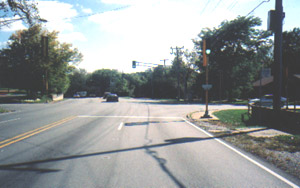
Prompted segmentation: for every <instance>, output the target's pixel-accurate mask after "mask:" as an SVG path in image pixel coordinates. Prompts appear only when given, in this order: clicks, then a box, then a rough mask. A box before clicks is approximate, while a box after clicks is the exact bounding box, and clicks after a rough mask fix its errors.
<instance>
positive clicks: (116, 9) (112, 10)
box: [46, 5, 130, 22]
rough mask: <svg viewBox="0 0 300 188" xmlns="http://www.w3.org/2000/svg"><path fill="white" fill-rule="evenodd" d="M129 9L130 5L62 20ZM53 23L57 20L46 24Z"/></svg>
mask: <svg viewBox="0 0 300 188" xmlns="http://www.w3.org/2000/svg"><path fill="white" fill-rule="evenodd" d="M128 7H130V5H127V6H122V7H118V8H115V9H111V10H107V11H101V12H95V13H90V14H84V15H79V16H73V17H66V18H62V20H68V19H77V18H84V17H90V16H94V15H97V14H103V13H107V12H114V11H119V10H122V9H126V8H128ZM51 21H55V20H47V21H46V22H51Z"/></svg>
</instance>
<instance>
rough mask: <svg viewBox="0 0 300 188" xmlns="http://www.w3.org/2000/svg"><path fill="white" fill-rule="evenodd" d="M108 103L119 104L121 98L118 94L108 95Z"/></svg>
mask: <svg viewBox="0 0 300 188" xmlns="http://www.w3.org/2000/svg"><path fill="white" fill-rule="evenodd" d="M106 102H119V97H118V95H117V94H112V93H111V94H108V95H107V97H106Z"/></svg>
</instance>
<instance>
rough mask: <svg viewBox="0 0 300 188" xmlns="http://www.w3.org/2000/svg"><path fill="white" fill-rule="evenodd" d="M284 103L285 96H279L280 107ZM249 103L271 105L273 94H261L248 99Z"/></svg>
mask: <svg viewBox="0 0 300 188" xmlns="http://www.w3.org/2000/svg"><path fill="white" fill-rule="evenodd" d="M285 103H286V98H285V97H281V107H283V106H284V105H285ZM249 104H250V105H261V106H265V107H271V106H273V95H272V94H266V95H264V96H262V97H261V98H255V99H250V100H249Z"/></svg>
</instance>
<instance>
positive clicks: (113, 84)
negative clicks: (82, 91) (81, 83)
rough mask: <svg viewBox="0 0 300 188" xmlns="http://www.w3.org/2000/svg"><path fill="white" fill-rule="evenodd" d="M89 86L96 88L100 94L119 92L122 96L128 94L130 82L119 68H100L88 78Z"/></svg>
mask: <svg viewBox="0 0 300 188" xmlns="http://www.w3.org/2000/svg"><path fill="white" fill-rule="evenodd" d="M87 86H88V87H94V88H96V92H97V93H99V95H103V94H104V92H112V93H117V94H119V95H120V96H124V95H128V93H129V90H128V83H127V80H125V79H124V77H123V75H122V74H121V73H119V72H118V71H117V70H110V69H100V70H96V71H94V72H93V73H92V74H91V75H90V76H89V77H88V79H87Z"/></svg>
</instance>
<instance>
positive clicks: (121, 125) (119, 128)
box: [118, 122, 124, 131]
mask: <svg viewBox="0 0 300 188" xmlns="http://www.w3.org/2000/svg"><path fill="white" fill-rule="evenodd" d="M123 125H124V123H123V122H121V123H120V125H119V127H118V131H120V130H121V129H122V128H123Z"/></svg>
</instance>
